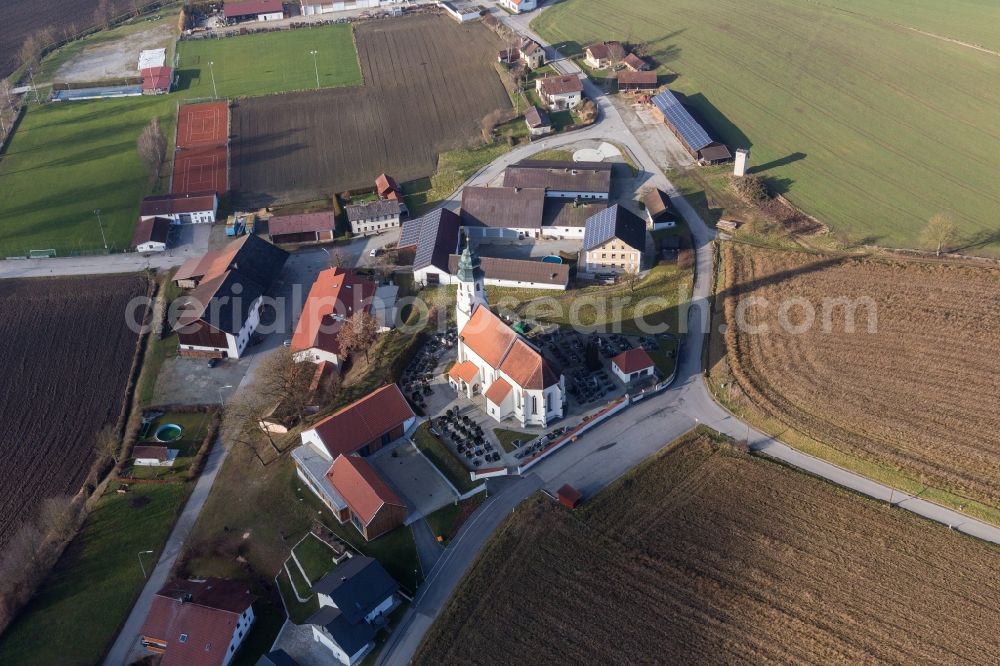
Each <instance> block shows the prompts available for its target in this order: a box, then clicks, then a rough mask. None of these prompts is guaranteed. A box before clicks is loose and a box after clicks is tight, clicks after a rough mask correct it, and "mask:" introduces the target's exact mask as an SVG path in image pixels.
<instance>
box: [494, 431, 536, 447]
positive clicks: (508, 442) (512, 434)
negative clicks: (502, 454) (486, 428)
mask: <svg viewBox="0 0 1000 666" xmlns="http://www.w3.org/2000/svg"><path fill="white" fill-rule="evenodd" d="M493 434H494V435H496V436H497V439H498V440H500V446H502V447H503V450H504V451H506V452H507V453H510V452H511V451H515V450H516V449H517V446H520V444H518V445H517V446H515V445H514V442H520V443H521V444H524V443H526V442H529V441H531V440H533V439H534V438H535V436H534V435H529V434H528V433H526V432H518V431H516V430H507V429H506V428H494V429H493Z"/></svg>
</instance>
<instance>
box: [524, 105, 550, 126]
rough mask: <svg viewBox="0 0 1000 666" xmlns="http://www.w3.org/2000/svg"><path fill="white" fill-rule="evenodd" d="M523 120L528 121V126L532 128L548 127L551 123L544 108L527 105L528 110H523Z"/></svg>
mask: <svg viewBox="0 0 1000 666" xmlns="http://www.w3.org/2000/svg"><path fill="white" fill-rule="evenodd" d="M524 122H526V123H528V127H530V128H532V129H540V128H542V127H549V126H550V124H551V122H550V121H549V114H548V113H547V112H546V111H545V109H539V108H538V107H537V106H529V107H528V110H527V111H525V112H524Z"/></svg>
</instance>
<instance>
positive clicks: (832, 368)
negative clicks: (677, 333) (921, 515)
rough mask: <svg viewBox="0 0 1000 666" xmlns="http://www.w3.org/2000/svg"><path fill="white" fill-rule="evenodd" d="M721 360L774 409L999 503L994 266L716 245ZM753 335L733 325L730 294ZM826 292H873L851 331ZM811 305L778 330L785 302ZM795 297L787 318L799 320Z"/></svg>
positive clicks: (917, 473)
mask: <svg viewBox="0 0 1000 666" xmlns="http://www.w3.org/2000/svg"><path fill="white" fill-rule="evenodd" d="M723 253H724V257H723V265H724V267H725V271H726V272H725V277H724V278H723V281H724V283H723V285H724V291H723V292H722V293H723V296H722V298H723V299H725V302H724V307H725V313H726V314H725V318H726V325H727V332H726V336H725V342H726V351H727V354H726V361H727V362H728V364H729V366H730V368H731V371H732V374H733V375H734V376H735V379H736V381H737V382H738V385H739V389H740V390H741V391H742V392H743V393H744V394H745V396H746V397H747V398H749V400H750V401H751V402H752V403H753V404H754V405H755V406H757V407H759V408H761V409H763V410H764V411H765V412H766V413H768V414H769V415H771V416H773V417H775V418H777V419H778V420H779V421H781V422H783V423H785V424H787V425H790V426H792V427H793V428H794V429H796V430H798V431H800V432H803V433H805V434H806V435H808V436H809V437H811V438H813V439H815V440H817V441H819V442H822V443H823V444H826V445H829V446H832V447H834V448H835V449H837V450H839V451H841V452H844V453H847V454H849V455H851V456H856V457H859V458H862V459H864V460H869V461H873V462H875V463H878V464H881V465H885V466H888V467H890V468H893V469H898V470H900V471H901V472H902V473H903V474H905V475H907V476H909V477H911V478H914V479H917V480H919V481H920V482H921V483H924V484H928V485H930V486H933V487H935V488H942V489H945V490H949V491H951V492H954V493H958V494H960V495H965V496H969V497H972V498H975V499H978V500H982V501H985V502H986V503H987V504H990V505H992V506H1000V483H998V479H1000V408H998V405H1000V379H998V378H1000V353H998V349H1000V270H991V269H987V268H979V267H973V266H961V265H954V264H925V263H917V262H906V263H904V262H901V261H890V260H885V259H877V258H838V257H827V256H822V255H813V254H807V253H799V252H783V251H777V250H766V249H757V248H749V247H745V246H744V247H741V246H735V247H734V246H729V245H727V246H725V247H724V249H723ZM753 297H756V298H765V299H767V300H768V301H769V302H770V305H769V306H764V305H762V304H761V305H758V304H751V306H750V307H747V308H746V310H745V316H744V319H745V321H746V323H747V324H748V325H749V326H750V327H760V326H766V327H767V329H768V330H767V332H766V333H762V334H753V333H751V332H748V331H747V329H746V327H741V326H738V325H734V324H735V323H736V318H737V316H738V315H737V308H738V307H739V303H740V302H747V303H750V302H751V301H749V300H748V299H750V298H753ZM829 298H847V299H851V300H856V299H862V298H864V299H870V303H872V304H873V305H874V311H875V312H876V314H877V326H876V330H875V332H874V333H869V332H868V327H867V322H868V315H867V309H866V308H865V307H860V308H858V309H857V310H856V312H857V317H856V322H855V324H856V327H855V332H854V333H850V332H848V331H847V330H846V322H847V319H846V317H845V316H844V312H845V310H844V309H837V308H833V309H830V310H829V312H831V317H830V321H831V322H832V327H831V328H830V330H829V331H824V330H823V325H822V320H823V315H822V311H823V302H824V299H829ZM790 299H802V300H801V303H809V304H812V306H813V308H814V311H815V313H816V319H815V322H814V325H813V326H811V327H809V329H808V330H806V331H805V332H804V333H800V334H797V333H794V332H788V331H787V330H786V329H785V328H784V327H783V326H782V325H781V322H780V319H779V317H780V308H781V303H782V302H789V301H790ZM804 312H805V309H804V308H802V307H800V306H795V307H793V308H791V309H790V311H789V312H788V321H789V322H790V323H792V324H793V328H794V326H795V325H797V324H800V323H803V321H804V320H803V316H804V315H803V313H804Z"/></svg>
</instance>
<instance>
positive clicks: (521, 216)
mask: <svg viewBox="0 0 1000 666" xmlns="http://www.w3.org/2000/svg"><path fill="white" fill-rule="evenodd" d="M544 207H545V190H544V189H542V188H540V187H466V188H465V189H464V190H462V211H461V220H462V226H466V227H502V228H504V229H537V228H539V227H541V226H542V210H543V209H544Z"/></svg>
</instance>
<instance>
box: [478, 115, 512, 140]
mask: <svg viewBox="0 0 1000 666" xmlns="http://www.w3.org/2000/svg"><path fill="white" fill-rule="evenodd" d="M506 118H507V112H506V111H504V110H503V109H494V110H493V111H490V112H489V113H487V114H486V115H485V116H483V119H482V120H481V121H480V123H479V125H480V127H481V128H482V130H483V140H484V141H485V142H486V143H493V130H494V129H496V126H497V125H499V124H500V123H502V122H504V121H505V120H506Z"/></svg>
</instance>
